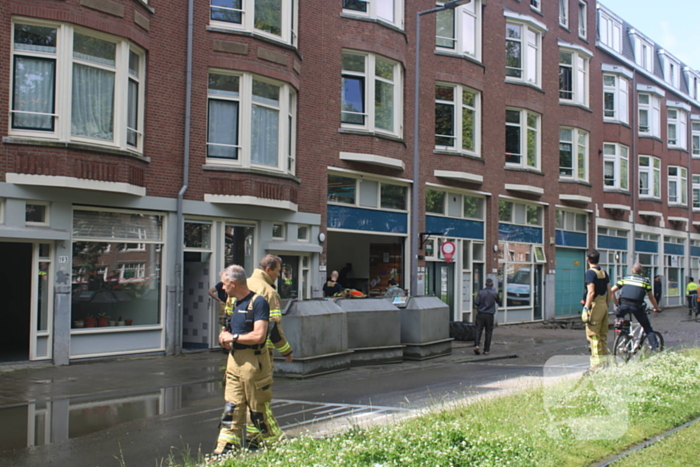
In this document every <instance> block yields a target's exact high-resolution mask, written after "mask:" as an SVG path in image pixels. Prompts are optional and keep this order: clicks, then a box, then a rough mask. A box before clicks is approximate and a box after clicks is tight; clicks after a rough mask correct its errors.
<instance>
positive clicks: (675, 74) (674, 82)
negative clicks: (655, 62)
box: [659, 51, 681, 88]
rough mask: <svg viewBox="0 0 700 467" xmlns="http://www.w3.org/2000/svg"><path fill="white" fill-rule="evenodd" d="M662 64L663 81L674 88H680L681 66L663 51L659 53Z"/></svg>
mask: <svg viewBox="0 0 700 467" xmlns="http://www.w3.org/2000/svg"><path fill="white" fill-rule="evenodd" d="M659 55H661V57H662V62H663V64H664V81H666V82H667V83H668V84H670V85H671V86H673V87H674V88H680V87H681V64H680V62H679V61H677V60H675V59H673V58H671V57H669V55H668V54H665V53H664V51H661V52H660V53H659Z"/></svg>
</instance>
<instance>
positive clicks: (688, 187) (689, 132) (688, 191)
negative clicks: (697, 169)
mask: <svg viewBox="0 0 700 467" xmlns="http://www.w3.org/2000/svg"><path fill="white" fill-rule="evenodd" d="M686 104H688V107H690V112H688V119H687V120H686V122H687V124H686V125H685V144H686V147H687V149H688V172H687V174H688V176H687V177H686V181H685V195H686V196H687V198H686V200H687V201H688V222H686V223H685V229H686V234H687V237H688V241H687V242H686V245H687V246H688V248H686V249H685V268H684V269H685V275H686V276H692V275H693V274H692V272H693V271H692V269H691V264H690V232H691V230H692V229H693V120H692V118H691V117H692V116H693V103H692V102H690V101H689V100H688V101H686ZM684 279H685V278H684Z"/></svg>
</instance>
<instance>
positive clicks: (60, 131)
mask: <svg viewBox="0 0 700 467" xmlns="http://www.w3.org/2000/svg"><path fill="white" fill-rule="evenodd" d="M12 39H13V45H12V49H13V80H12V110H11V123H10V126H11V130H10V132H11V134H14V135H21V136H25V137H34V138H42V137H50V138H51V139H53V140H56V139H58V140H60V141H86V142H88V141H89V142H90V143H92V144H106V145H109V146H110V147H115V146H117V147H120V148H123V149H129V150H135V151H139V152H140V151H142V148H143V142H142V138H141V135H142V132H141V128H143V119H144V115H143V114H144V112H143V100H144V99H143V87H142V86H141V82H142V80H143V78H144V71H145V54H144V52H143V51H141V50H139V49H138V48H136V47H135V46H134V45H132V44H131V43H130V42H128V41H126V40H123V39H120V38H117V37H112V36H108V35H105V34H102V33H99V34H98V33H95V32H93V31H90V30H87V29H82V28H81V29H77V28H75V27H74V26H72V25H69V24H62V23H55V24H48V23H41V24H39V23H37V24H33V23H31V22H20V21H17V22H15V23H14V24H13V34H12ZM69 46H70V47H71V48H69ZM60 67H63V69H66V68H70V73H57V72H56V70H57V69H59V68H60ZM118 93H120V94H121V95H118ZM117 118H119V119H120V121H117V120H116V119H117ZM115 128H122V131H121V132H115Z"/></svg>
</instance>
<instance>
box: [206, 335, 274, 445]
mask: <svg viewBox="0 0 700 467" xmlns="http://www.w3.org/2000/svg"><path fill="white" fill-rule="evenodd" d="M224 399H225V401H226V403H225V407H224V413H223V415H222V417H221V430H220V431H219V438H218V441H217V445H216V450H215V452H223V451H224V450H225V449H226V447H227V444H230V445H231V446H232V447H240V445H241V436H242V435H243V429H244V426H245V421H246V412H249V413H250V418H251V420H252V422H253V425H254V426H255V428H256V429H257V433H256V437H255V438H254V439H253V440H252V441H254V442H256V443H257V444H258V445H259V446H264V445H269V443H273V442H274V441H276V440H278V439H279V438H280V437H281V436H282V431H281V430H280V428H279V425H278V424H277V420H275V417H274V415H273V414H272V409H271V407H270V403H271V401H272V370H271V368H270V359H269V357H268V355H267V349H266V348H265V347H264V346H263V347H262V348H261V349H259V350H254V349H243V350H238V349H234V350H232V351H231V353H230V354H229V357H228V363H227V365H226V387H225V390H224Z"/></svg>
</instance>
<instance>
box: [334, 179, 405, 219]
mask: <svg viewBox="0 0 700 467" xmlns="http://www.w3.org/2000/svg"><path fill="white" fill-rule="evenodd" d="M327 199H328V203H329V204H342V205H350V206H357V207H361V208H368V209H382V210H391V211H404V212H405V211H407V210H408V186H406V185H400V184H397V183H392V182H390V181H388V180H386V181H385V180H379V179H377V180H372V179H367V178H358V177H353V176H350V175H345V174H337V173H330V174H328V192H327Z"/></svg>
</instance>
